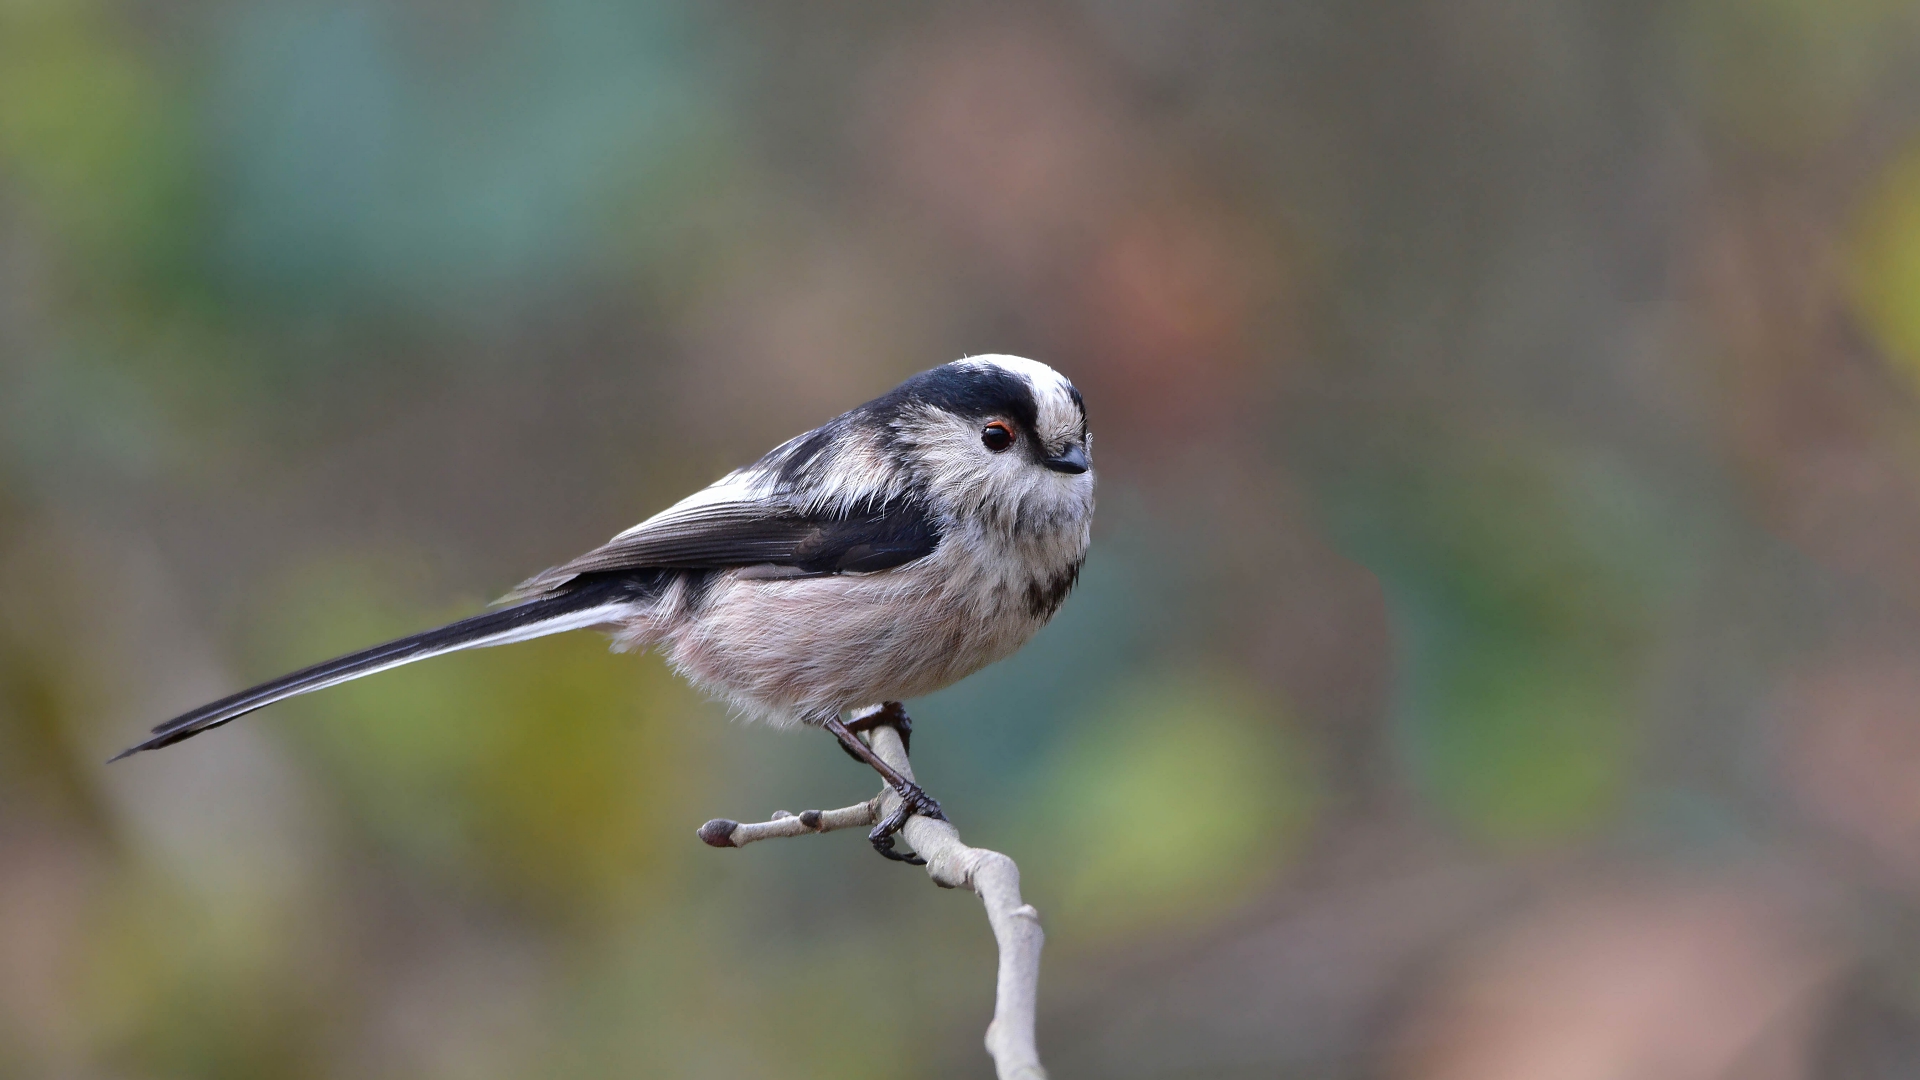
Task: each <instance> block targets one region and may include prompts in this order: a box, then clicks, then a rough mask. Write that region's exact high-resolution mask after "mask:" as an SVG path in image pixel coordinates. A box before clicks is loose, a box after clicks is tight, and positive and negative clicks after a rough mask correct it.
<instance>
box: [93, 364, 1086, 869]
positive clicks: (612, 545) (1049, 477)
mask: <svg viewBox="0 0 1920 1080" xmlns="http://www.w3.org/2000/svg"><path fill="white" fill-rule="evenodd" d="M1092 450H1093V436H1092V433H1091V431H1090V429H1089V427H1088V424H1087V409H1086V402H1085V401H1084V399H1083V398H1082V396H1081V394H1080V391H1079V390H1077V389H1076V388H1075V387H1074V385H1073V383H1072V382H1071V381H1069V380H1068V379H1067V378H1066V377H1065V376H1064V375H1062V374H1060V373H1059V372H1057V371H1055V370H1054V369H1053V368H1051V367H1049V366H1048V365H1046V364H1044V363H1041V362H1039V361H1036V360H1029V359H1026V358H1023V357H1018V356H1010V355H1004V354H989V355H980V356H970V357H965V358H963V359H960V360H956V361H953V362H951V363H947V364H942V365H941V366H939V367H936V368H932V369H931V370H928V371H923V372H921V373H919V374H917V375H914V376H912V377H911V378H909V379H907V380H906V381H905V382H902V383H901V384H900V385H898V386H896V387H894V388H893V389H892V390H890V391H888V392H887V393H885V394H882V395H881V396H879V397H877V398H874V399H873V400H871V401H869V402H867V403H865V404H863V405H860V406H858V407H856V408H853V409H850V410H848V411H847V412H844V413H842V414H840V415H839V416H836V417H834V418H833V419H831V420H829V421H827V422H826V423H824V424H822V425H820V426H819V427H817V428H814V429H813V430H811V431H808V432H806V433H805V434H802V435H799V436H796V437H795V438H792V439H789V440H787V441H786V442H784V443H781V444H780V445H779V446H777V447H775V448H774V449H772V450H771V451H768V452H767V453H766V454H765V455H763V456H762V457H761V458H759V460H757V461H755V462H753V463H752V464H750V465H747V466H745V467H743V468H740V469H736V470H734V471H732V472H730V473H728V474H726V475H725V476H723V477H721V478H720V479H719V480H717V481H715V482H714V483H712V484H711V485H709V486H708V487H706V488H703V489H701V490H699V491H696V492H694V493H693V494H692V495H689V496H687V497H686V498H684V499H682V500H680V501H679V502H677V503H674V504H673V505H672V506H669V507H667V508H666V509H664V510H662V511H660V512H659V513H657V514H654V515H653V516H652V517H649V518H647V519H646V520H645V521H642V522H641V523H640V524H638V525H635V526H633V527H632V528H630V529H627V530H626V531H624V532H622V533H619V534H618V535H616V536H614V537H613V539H611V540H609V541H608V542H607V543H605V544H602V545H600V546H599V547H596V548H593V549H592V550H590V551H588V552H586V553H585V554H583V555H581V556H579V557H578V558H575V559H572V560H570V561H567V562H564V563H561V564H559V565H558V566H554V567H552V568H551V569H548V570H545V571H542V572H541V573H539V574H536V575H534V576H533V577H530V578H528V579H527V580H525V581H523V582H521V583H520V584H519V585H518V586H517V587H515V588H514V589H513V590H512V591H511V592H509V593H508V594H507V595H506V596H505V597H503V598H502V599H501V600H499V601H497V602H496V603H495V604H494V606H493V608H492V610H489V611H486V612H483V613H481V614H478V615H474V616H471V617H469V618H465V619H460V620H458V621H456V622H453V623H449V624H447V625H445V626H441V627H438V628H436V629H432V630H427V631H425V632H422V633H418V634H413V635H411V636H408V637H403V638H399V639H397V640H394V641H389V642H386V643H385V644H381V645H375V646H373V647H371V648H368V649H363V650H361V651H359V652H354V653H349V654H347V655H345V656H340V657H336V658H334V659H332V660H327V661H324V662H322V663H318V664H314V665H313V666H311V667H306V668H302V669H301V670H299V671H295V672H292V673H290V674H287V675H283V676H281V677H279V678H277V679H272V680H269V681H267V682H264V683H261V684H260V685H258V686H254V687H250V688H248V689H246V690H242V691H240V692H238V693H235V694H232V695H229V696H227V697H224V698H221V699H220V700H218V701H214V702H210V703H208V704H206V705H203V706H201V707H199V708H197V709H194V710H192V711H190V712H186V713H183V714H181V715H179V716H176V717H174V718H173V719H171V720H168V721H166V722H165V723H163V724H160V725H158V726H157V727H155V728H153V729H152V732H151V734H150V736H149V737H148V738H146V739H145V740H144V741H142V742H140V743H138V744H136V745H134V746H131V747H129V748H128V749H126V750H124V751H122V752H121V753H120V754H118V755H116V756H115V757H114V758H113V759H112V760H113V761H119V760H121V759H122V758H126V757H130V756H132V755H134V754H137V753H140V752H142V751H147V750H157V749H159V748H161V747H165V746H171V745H173V744H175V743H178V742H181V741H183V740H186V739H190V738H192V737H194V736H196V735H199V734H202V733H203V732H206V731H210V730H212V729H213V728H216V727H219V726H221V725H223V724H226V723H228V722H230V721H232V720H235V719H238V718H239V717H241V716H244V715H246V714H248V713H251V712H253V711H254V710H256V709H261V708H264V707H266V706H268V705H271V704H273V703H275V702H278V701H283V700H285V699H287V698H290V697H294V696H297V695H300V694H307V693H311V692H313V691H315V690H321V689H324V688H326V687H330V686H336V685H339V684H340V683H344V682H348V681H350V680H353V679H359V678H362V677H364V676H367V675H372V674H375V673H377V672H381V671H386V670H389V669H391V668H396V667H400V666H401V665H403V664H411V663H414V662H415V661H419V660H425V659H428V658H429V657H434V656H440V655H443V654H446V653H451V652H457V651H461V650H465V649H477V648H486V647H491V646H496V645H507V644H511V643H514V642H520V641H527V640H531V639H533V638H539V637H545V636H547V635H549V634H558V633H563V632H567V631H573V630H586V629H597V630H600V631H603V632H605V633H607V634H609V635H610V636H611V638H612V645H613V648H614V649H615V650H616V651H643V650H653V651H657V652H658V653H660V654H661V655H662V656H664V657H665V659H666V661H667V663H668V664H669V665H670V666H671V667H672V668H673V669H674V670H676V671H677V672H679V673H680V674H681V675H682V676H684V677H685V678H686V679H688V680H689V681H690V682H692V683H693V684H694V685H695V686H697V687H699V688H700V689H702V690H703V691H705V692H707V693H708V694H710V695H712V696H713V697H715V698H717V699H719V700H720V701H722V702H724V703H725V704H727V705H728V706H730V707H731V708H732V709H733V710H734V711H735V712H736V713H737V714H739V715H741V716H744V717H746V718H749V719H753V720H759V721H764V722H766V723H768V724H770V725H773V726H777V727H792V726H807V727H818V728H823V729H825V730H826V731H828V732H829V733H831V734H832V735H833V736H834V737H835V738H836V739H837V740H838V741H839V743H840V745H841V746H842V747H843V748H844V749H846V750H847V752H848V753H850V754H852V755H853V756H854V757H856V758H857V759H859V760H860V761H863V762H865V763H866V764H868V765H869V766H871V767H872V768H873V769H874V770H875V771H877V772H879V773H880V775H881V777H882V778H883V779H884V780H885V781H886V783H887V784H888V785H889V786H890V787H892V788H893V789H894V790H895V791H896V792H898V793H899V795H900V805H899V808H898V809H897V810H896V811H895V812H893V813H892V814H890V815H889V816H888V817H887V818H886V819H885V820H883V821H881V822H880V823H879V824H878V825H876V826H875V827H874V829H873V831H872V832H871V833H870V834H869V839H870V840H871V841H872V843H873V846H874V848H875V849H876V850H877V851H879V852H880V853H881V854H882V855H885V856H887V857H888V858H891V859H897V860H900V861H904V862H914V863H917V862H918V861H919V860H918V858H917V857H916V856H913V855H908V854H902V853H900V852H897V851H896V850H895V849H894V844H893V836H894V834H896V833H897V832H899V830H900V829H901V827H902V826H904V824H905V822H906V820H907V819H908V817H909V816H910V815H912V814H923V815H926V816H928V817H935V818H942V819H944V814H943V812H942V811H941V809H940V805H939V802H938V801H937V800H935V799H933V798H932V797H931V796H929V795H927V794H926V792H925V791H924V790H923V789H921V788H920V787H919V786H918V785H916V784H914V783H913V782H912V781H910V780H908V779H907V778H906V777H905V776H903V775H902V774H901V773H899V772H898V771H897V770H895V769H893V768H892V767H891V766H889V765H888V764H887V763H886V762H885V761H883V760H881V759H880V758H879V757H878V756H877V755H876V754H874V752H873V751H872V749H871V747H870V746H868V745H867V743H865V742H863V741H862V740H861V739H860V738H859V734H860V733H861V732H862V731H863V730H866V729H867V728H870V727H872V726H877V725H880V724H891V725H893V726H895V727H896V728H898V729H900V731H901V734H902V738H903V740H904V739H905V738H906V736H907V735H908V734H910V732H911V730H912V721H911V719H910V718H909V717H908V716H907V713H906V711H905V708H904V706H903V705H902V704H901V702H903V701H904V700H906V699H909V698H914V697H920V696H923V695H925V694H928V693H931V692H933V691H935V690H938V689H940V688H942V687H945V686H948V685H951V684H952V683H954V682H957V681H959V680H960V679H963V678H965V677H966V676H968V675H971V674H973V673H974V672H976V671H978V670H980V669H981V668H983V667H986V666H987V665H989V664H992V663H994V662H996V661H998V660H1001V659H1004V658H1006V657H1007V656H1010V655H1012V654H1013V653H1014V652H1015V651H1016V650H1018V649H1019V648H1020V647H1021V646H1023V645H1025V644H1026V643H1027V641H1028V640H1029V639H1031V638H1032V637H1033V635H1034V634H1035V632H1037V631H1038V630H1039V629H1040V628H1041V627H1042V626H1044V625H1046V623H1047V622H1048V621H1049V620H1050V619H1052V617H1053V615H1054V613H1055V612H1057V611H1058V610H1059V609H1060V606H1061V604H1062V603H1063V602H1064V601H1065V600H1066V598H1067V595H1068V593H1069V592H1071V591H1072V590H1073V588H1074V585H1075V583H1076V582H1077V581H1078V580H1079V576H1080V569H1081V566H1082V565H1083V563H1084V562H1085V559H1086V555H1087V550H1088V547H1089V545H1090V543H1091V538H1092V531H1091V525H1092V520H1093V512H1094V478H1095V477H1094V472H1093V467H1092ZM876 706H878V708H875V707H876ZM843 716H853V717H855V718H854V719H852V720H848V719H843ZM703 836H704V834H703ZM709 842H710V843H712V842H715V841H714V840H712V839H709Z"/></svg>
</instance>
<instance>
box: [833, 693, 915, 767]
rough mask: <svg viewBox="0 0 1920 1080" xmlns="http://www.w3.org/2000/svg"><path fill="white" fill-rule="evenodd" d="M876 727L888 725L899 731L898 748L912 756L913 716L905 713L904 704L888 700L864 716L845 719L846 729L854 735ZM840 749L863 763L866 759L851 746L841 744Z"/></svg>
mask: <svg viewBox="0 0 1920 1080" xmlns="http://www.w3.org/2000/svg"><path fill="white" fill-rule="evenodd" d="M877 727H890V728H892V729H893V730H895V731H897V732H899V733H900V749H902V750H905V751H906V752H907V756H908V757H912V756H913V717H911V716H908V715H907V707H906V706H905V705H902V704H900V703H899V702H897V701H889V702H887V703H886V704H884V705H882V706H880V707H879V708H878V709H876V710H874V711H873V712H870V713H868V714H867V715H865V716H857V717H854V718H853V719H852V720H849V721H847V730H848V731H851V732H853V733H854V734H856V735H858V734H859V733H860V732H862V731H872V730H873V729H874V728H877ZM840 749H842V750H845V751H846V752H847V756H848V757H850V758H852V759H853V760H855V761H858V762H861V763H863V764H864V763H865V761H866V759H865V758H863V757H861V756H860V755H859V754H856V753H854V752H853V748H852V747H850V746H846V745H844V744H843V745H842V746H841V747H840Z"/></svg>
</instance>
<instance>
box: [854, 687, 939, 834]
mask: <svg viewBox="0 0 1920 1080" xmlns="http://www.w3.org/2000/svg"><path fill="white" fill-rule="evenodd" d="M895 715H897V716H898V719H899V720H906V718H907V714H906V710H905V709H902V708H901V707H900V703H899V702H897V701H890V702H888V703H887V704H886V706H885V707H883V708H882V709H881V710H880V711H879V712H878V713H875V714H873V716H868V717H861V719H860V724H861V727H862V728H871V727H874V726H876V725H877V724H880V723H895V722H896V721H895V720H894V716H895ZM879 717H886V718H887V719H885V720H881V719H877V718H879ZM909 722H910V721H909ZM825 727H826V729H827V730H828V731H831V732H833V735H834V738H836V739H839V740H840V745H841V747H843V748H844V749H845V750H846V751H847V752H848V753H850V754H852V755H853V756H854V757H856V758H859V759H860V760H861V761H864V762H866V763H867V764H868V765H870V766H872V767H873V771H874V772H877V773H879V774H880V778H881V779H883V780H885V781H886V782H887V786H888V787H891V788H892V789H893V790H894V792H895V793H896V794H898V795H899V796H900V805H899V806H898V807H896V808H895V809H894V811H893V813H891V814H888V815H887V816H886V818H885V819H884V820H882V821H881V822H880V824H878V825H876V826H874V827H873V831H872V832H870V833H868V834H867V839H868V840H869V841H871V842H872V843H873V849H874V850H875V851H878V852H879V853H880V854H882V855H884V856H886V857H887V858H889V859H892V860H894V861H896V862H904V863H911V864H912V865H914V866H925V865H926V860H925V859H922V858H921V857H920V856H918V855H902V854H900V853H899V852H898V851H895V850H894V849H893V835H894V834H895V833H897V832H899V831H900V830H901V829H902V828H904V827H905V826H906V824H907V819H908V818H909V817H911V816H912V815H914V814H919V815H921V816H922V817H930V818H934V819H936V820H939V821H945V820H947V816H946V815H945V814H943V813H941V812H940V804H939V803H938V802H935V801H934V799H933V796H931V795H928V794H927V793H926V792H925V791H923V790H921V788H920V785H919V784H916V783H914V782H913V781H911V780H909V779H907V778H906V777H904V776H902V775H900V772H899V770H897V769H895V768H894V767H893V766H891V765H889V764H887V763H886V762H885V761H882V760H881V759H880V755H878V754H876V753H874V752H873V749H872V748H871V747H869V746H868V745H867V744H866V743H863V742H861V741H860V737H859V736H858V735H855V734H854V733H853V731H852V730H851V729H850V728H849V727H848V726H847V725H846V724H844V723H842V722H841V720H840V718H839V717H838V716H833V717H829V718H828V719H827V720H826V722H825ZM903 741H904V740H903Z"/></svg>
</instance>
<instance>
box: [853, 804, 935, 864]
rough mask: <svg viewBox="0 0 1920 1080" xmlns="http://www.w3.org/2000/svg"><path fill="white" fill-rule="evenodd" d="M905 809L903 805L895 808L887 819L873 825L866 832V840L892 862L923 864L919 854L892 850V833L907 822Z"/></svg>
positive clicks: (924, 861)
mask: <svg viewBox="0 0 1920 1080" xmlns="http://www.w3.org/2000/svg"><path fill="white" fill-rule="evenodd" d="M905 809H906V808H905V807H902V808H901V809H900V810H895V811H894V812H893V813H892V814H889V815H888V816H887V820H885V821H883V822H881V823H880V824H878V825H876V826H874V827H873V831H872V832H870V833H868V834H867V840H868V841H869V842H871V843H872V844H873V850H875V851H877V852H879V853H880V854H882V855H884V856H886V857H887V858H889V859H892V860H893V861H894V862H903V863H906V864H907V865H908V866H925V865H927V860H925V859H923V858H921V857H920V856H918V855H914V854H905V855H903V854H901V853H900V852H898V851H896V850H894V847H893V834H895V833H897V832H899V831H900V829H901V827H902V826H904V825H906V823H907V814H906V813H904V812H903V811H904V810H905Z"/></svg>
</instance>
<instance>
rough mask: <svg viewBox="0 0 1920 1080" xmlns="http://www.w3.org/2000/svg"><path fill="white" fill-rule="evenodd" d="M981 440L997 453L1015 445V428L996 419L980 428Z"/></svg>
mask: <svg viewBox="0 0 1920 1080" xmlns="http://www.w3.org/2000/svg"><path fill="white" fill-rule="evenodd" d="M980 442H981V443H982V444H983V445H985V446H986V448H987V449H989V450H991V451H993V452H994V453H996V454H997V453H999V452H1000V451H1002V450H1005V449H1006V448H1007V447H1009V446H1012V445H1013V429H1012V428H1010V427H1008V426H1007V425H1005V424H1003V423H1001V422H1000V421H998V420H995V421H994V422H993V423H991V424H988V425H987V426H986V427H983V428H981V429H980Z"/></svg>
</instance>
